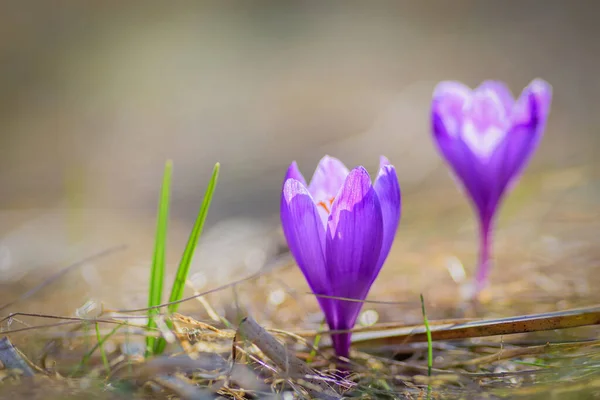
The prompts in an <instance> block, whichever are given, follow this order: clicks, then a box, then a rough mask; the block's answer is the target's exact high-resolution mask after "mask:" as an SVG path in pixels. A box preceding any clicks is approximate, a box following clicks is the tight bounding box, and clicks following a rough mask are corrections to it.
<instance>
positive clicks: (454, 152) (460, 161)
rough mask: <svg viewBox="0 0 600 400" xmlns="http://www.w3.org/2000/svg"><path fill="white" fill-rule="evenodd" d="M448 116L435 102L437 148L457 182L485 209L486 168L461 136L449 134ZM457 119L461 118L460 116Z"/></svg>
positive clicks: (433, 119) (433, 121) (434, 116)
mask: <svg viewBox="0 0 600 400" xmlns="http://www.w3.org/2000/svg"><path fill="white" fill-rule="evenodd" d="M444 118H446V115H445V114H444V113H443V112H440V109H439V108H438V107H436V103H435V101H434V103H433V107H432V112H431V119H432V122H431V124H432V130H433V136H434V139H435V142H436V144H437V147H438V149H439V151H440V153H441V154H442V156H443V157H444V158H445V159H446V162H447V163H448V164H449V166H450V168H451V169H452V171H453V172H454V175H455V176H456V178H457V180H458V181H459V182H461V183H462V186H463V187H464V188H465V190H466V191H467V192H468V194H469V196H470V198H471V200H472V201H473V203H474V204H475V206H476V207H477V208H481V207H482V206H483V207H485V204H486V203H487V196H486V194H485V193H483V192H482V189H483V188H485V187H486V184H485V182H486V176H485V172H484V168H482V166H481V165H480V161H479V160H478V159H477V157H476V155H475V154H473V152H472V151H471V149H470V148H469V147H468V146H467V145H466V144H465V143H464V142H463V141H462V140H461V138H460V136H453V135H450V134H448V131H447V129H446V126H447V124H446V123H445V122H444ZM456 118H461V117H460V115H459V116H457V117H456Z"/></svg>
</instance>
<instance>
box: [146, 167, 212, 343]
mask: <svg viewBox="0 0 600 400" xmlns="http://www.w3.org/2000/svg"><path fill="white" fill-rule="evenodd" d="M220 168H221V164H219V163H216V164H215V166H214V168H213V172H212V176H211V178H210V181H209V182H208V186H207V188H206V192H205V193H204V199H203V200H202V204H201V206H200V209H199V210H198V216H197V217H196V222H195V223H194V227H193V228H192V232H191V233H190V237H189V238H188V242H187V245H186V246H185V250H184V252H183V256H182V257H181V261H180V263H179V267H178V268H177V275H175V281H174V282H173V287H172V288H171V296H170V297H169V303H173V302H175V301H179V300H181V299H182V298H183V293H184V290H185V282H186V280H187V278H188V275H189V272H190V265H191V263H192V259H193V258H194V252H195V250H196V246H197V244H198V240H199V239H200V235H202V231H203V229H204V222H205V221H206V217H207V215H208V210H209V208H210V204H211V202H212V198H213V195H214V193H215V188H216V187H217V181H218V178H219V170H220ZM179 304H180V303H174V304H170V305H169V307H168V310H169V313H170V314H172V313H175V312H177V309H178V308H179ZM166 322H167V326H169V328H172V323H171V321H170V320H167V321H166ZM166 345H167V342H166V341H165V340H164V338H159V339H158V341H157V342H156V346H155V347H154V353H155V354H161V353H162V352H163V351H164V349H165V346H166Z"/></svg>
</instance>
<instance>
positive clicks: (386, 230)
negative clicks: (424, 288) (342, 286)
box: [371, 156, 401, 283]
mask: <svg viewBox="0 0 600 400" xmlns="http://www.w3.org/2000/svg"><path fill="white" fill-rule="evenodd" d="M384 160H385V162H384ZM373 187H374V189H375V192H376V193H377V198H378V199H379V204H380V205H381V216H382V220H383V240H382V244H381V252H380V254H379V261H378V262H377V266H378V267H377V268H378V270H381V267H382V266H383V263H384V262H385V259H386V258H387V256H388V254H389V253H390V250H391V248H392V243H393V242H394V237H395V236H396V232H397V230H398V224H399V223H400V214H401V195H400V184H399V183H398V176H397V175H396V169H395V168H394V166H393V165H391V164H389V161H387V159H386V158H385V157H383V156H382V162H381V167H380V169H379V175H378V176H377V179H376V180H375V184H374V185H373ZM371 283H372V282H371Z"/></svg>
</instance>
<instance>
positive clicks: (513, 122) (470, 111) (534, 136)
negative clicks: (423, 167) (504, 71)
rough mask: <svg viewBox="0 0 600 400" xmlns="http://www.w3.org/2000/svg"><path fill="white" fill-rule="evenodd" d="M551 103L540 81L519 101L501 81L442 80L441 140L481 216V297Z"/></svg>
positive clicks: (436, 99) (436, 116) (436, 128)
mask: <svg viewBox="0 0 600 400" xmlns="http://www.w3.org/2000/svg"><path fill="white" fill-rule="evenodd" d="M551 100H552V88H551V86H550V85H549V84H548V83H546V82H545V81H543V80H540V79H536V80H534V81H533V82H531V83H530V84H529V86H527V87H526V88H525V89H524V90H523V92H522V93H521V96H520V97H519V98H518V99H517V100H516V101H515V100H514V98H513V97H512V94H511V92H510V90H509V89H508V88H507V87H506V86H505V85H504V84H503V83H500V82H495V81H486V82H484V83H482V84H481V85H480V86H479V87H477V88H476V89H474V90H471V89H470V88H469V87H467V86H465V85H463V84H461V83H458V82H441V83H440V84H438V86H437V87H436V89H435V92H434V94H433V104H432V112H431V114H432V125H433V135H434V137H435V141H436V142H437V145H438V148H439V150H440V152H441V153H442V155H443V156H444V158H445V159H446V161H447V162H448V164H450V167H451V168H452V170H453V171H454V173H455V175H456V176H457V177H458V179H459V180H460V181H461V182H462V185H463V187H464V189H465V191H466V192H467V193H468V195H469V196H470V198H471V200H472V203H473V205H474V206H475V208H476V210H477V213H478V216H479V224H480V238H481V244H480V246H481V247H480V255H479V263H478V266H477V272H476V276H475V296H476V295H477V294H478V293H479V292H480V291H481V290H482V289H483V288H484V287H485V286H486V285H487V281H488V275H489V271H490V258H491V255H490V247H491V235H492V230H493V223H494V218H495V215H496V212H497V210H498V206H499V205H500V203H501V201H502V199H503V197H504V195H505V194H506V192H507V191H508V190H509V189H510V187H511V185H513V184H514V183H515V182H516V181H517V179H518V178H519V176H520V174H521V172H522V171H523V168H524V167H525V165H526V164H527V162H528V160H529V158H530V157H531V155H532V153H533V152H534V150H535V149H536V147H537V145H538V143H539V141H540V139H541V137H542V134H543V131H544V127H545V125H546V120H547V117H548V114H549V112H550V103H551Z"/></svg>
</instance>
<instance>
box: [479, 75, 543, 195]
mask: <svg viewBox="0 0 600 400" xmlns="http://www.w3.org/2000/svg"><path fill="white" fill-rule="evenodd" d="M551 101H552V88H551V86H550V85H549V84H547V83H546V82H544V81H542V80H535V81H533V82H532V83H531V84H530V85H529V86H528V87H527V88H525V89H524V90H523V93H522V94H521V96H520V97H519V100H518V102H517V105H516V106H515V114H514V115H513V121H514V126H513V128H512V130H511V131H510V132H509V134H508V135H507V138H506V140H505V142H504V143H503V145H502V146H501V147H500V148H499V149H498V151H497V152H496V154H494V157H493V159H492V160H491V161H492V164H493V166H494V168H495V169H496V175H497V177H496V181H497V184H496V186H495V187H494V188H493V189H494V190H493V191H494V194H493V195H494V196H495V197H498V198H501V197H502V196H503V195H504V194H505V192H506V191H507V190H508V188H509V187H510V186H511V185H512V184H514V183H515V182H516V181H517V180H518V178H519V176H520V175H521V173H522V172H523V169H524V168H525V166H526V165H527V163H528V161H529V159H530V158H531V156H532V155H533V152H534V151H535V149H536V148H537V146H538V145H539V142H540V140H541V138H542V135H543V133H544V127H545V126H546V121H547V119H548V114H549V112H550V103H551Z"/></svg>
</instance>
